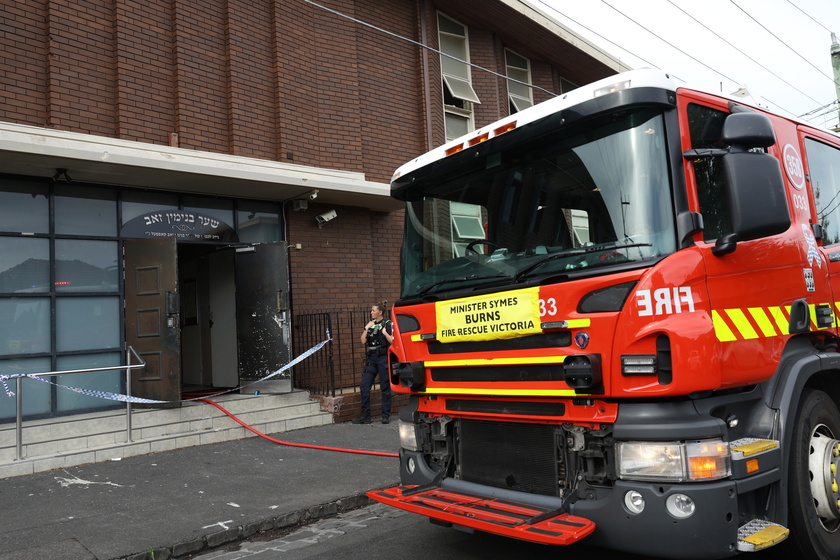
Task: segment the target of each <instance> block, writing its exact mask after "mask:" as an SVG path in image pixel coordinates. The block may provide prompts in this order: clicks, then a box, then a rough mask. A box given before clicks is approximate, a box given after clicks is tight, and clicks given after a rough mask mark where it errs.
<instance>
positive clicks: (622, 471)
mask: <svg viewBox="0 0 840 560" xmlns="http://www.w3.org/2000/svg"><path fill="white" fill-rule="evenodd" d="M683 451H684V449H683V446H682V444H681V443H679V442H676V441H674V442H655V443H654V442H650V443H648V442H627V443H620V444H618V476H619V477H620V478H622V479H625V480H671V481H678V480H684V479H685V468H684V465H685V460H684V457H683Z"/></svg>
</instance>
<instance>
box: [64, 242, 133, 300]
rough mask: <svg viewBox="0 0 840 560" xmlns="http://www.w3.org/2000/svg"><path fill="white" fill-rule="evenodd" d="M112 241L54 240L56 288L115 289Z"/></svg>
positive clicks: (82, 290) (116, 277)
mask: <svg viewBox="0 0 840 560" xmlns="http://www.w3.org/2000/svg"><path fill="white" fill-rule="evenodd" d="M117 256H118V251H117V242H116V241H83V240H79V239H56V240H55V288H56V291H58V292H116V291H118V290H119V284H118V282H119V277H118V271H119V263H118V262H117Z"/></svg>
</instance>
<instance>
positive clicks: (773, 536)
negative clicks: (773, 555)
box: [738, 519, 790, 552]
mask: <svg viewBox="0 0 840 560" xmlns="http://www.w3.org/2000/svg"><path fill="white" fill-rule="evenodd" d="M789 533H790V529H787V528H785V527H782V526H781V525H779V524H777V523H771V522H770V521H764V520H763V519H753V520H752V521H750V522H749V523H746V524H744V525H742V526H741V527H740V528H739V529H738V550H739V551H741V552H758V551H759V550H764V549H765V548H768V547H771V546H773V545H774V544H778V543H780V542H782V541H783V540H785V539H786V538H787V536H788V534H789Z"/></svg>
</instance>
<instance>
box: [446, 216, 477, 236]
mask: <svg viewBox="0 0 840 560" xmlns="http://www.w3.org/2000/svg"><path fill="white" fill-rule="evenodd" d="M452 224H453V225H454V226H455V233H456V234H457V235H458V237H460V238H461V239H484V237H485V234H484V228H483V227H482V225H481V219H479V218H475V217H470V216H452Z"/></svg>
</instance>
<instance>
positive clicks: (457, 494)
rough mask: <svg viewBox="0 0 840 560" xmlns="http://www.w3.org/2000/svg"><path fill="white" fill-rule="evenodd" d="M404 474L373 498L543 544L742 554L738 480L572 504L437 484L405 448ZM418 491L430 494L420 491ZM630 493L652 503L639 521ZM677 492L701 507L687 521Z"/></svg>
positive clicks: (603, 493) (626, 487) (630, 485)
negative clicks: (674, 511)
mask: <svg viewBox="0 0 840 560" xmlns="http://www.w3.org/2000/svg"><path fill="white" fill-rule="evenodd" d="M410 464H411V468H409V465H410ZM400 473H401V477H402V478H401V480H402V482H403V486H399V487H395V488H389V489H386V490H380V491H374V492H370V493H369V494H368V496H369V497H370V498H372V499H374V500H377V501H380V502H383V503H386V504H389V505H392V506H394V507H397V508H400V509H403V510H406V511H411V512H413V513H418V514H420V515H425V516H427V517H430V518H433V519H437V520H440V521H443V522H446V523H452V524H455V525H461V526H465V527H470V528H473V529H477V530H480V531H484V532H488V533H494V534H498V535H504V536H508V537H513V538H517V539H522V540H526V541H531V542H538V543H542V544H552V545H569V544H573V543H575V542H578V541H580V540H582V539H584V538H586V542H587V543H589V544H592V545H596V546H602V547H605V548H611V549H614V550H621V551H626V552H632V553H635V554H642V555H647V556H659V557H663V558H685V559H694V558H696V559H706V560H709V559H713V558H725V557H728V556H733V555H735V554H737V541H738V526H739V521H740V520H739V519H738V491H737V490H738V488H737V483H736V482H735V481H732V480H722V481H717V482H706V483H681V484H664V483H648V482H635V481H616V482H615V483H614V484H613V485H612V487H610V488H594V487H592V488H589V489H588V490H586V491H584V493H583V495H579V496H576V498H577V499H576V501H574V502H572V501H571V500H569V501H565V502H564V500H562V499H561V498H558V497H554V496H543V495H537V494H529V493H524V492H515V491H511V490H506V489H499V488H494V487H490V486H484V485H480V484H474V483H470V482H465V481H462V480H456V479H452V478H444V479H443V480H441V481H439V482H438V483H435V482H434V475H435V472H434V471H433V470H432V469H431V468H429V467H428V465H427V464H426V461H425V460H424V457H423V454H422V453H419V452H413V451H407V450H405V449H403V450H401V451H400ZM424 485H425V486H424ZM418 487H423V488H421V489H422V490H423V491H421V492H418V491H417V490H414V489H415V488H418ZM630 490H635V491H637V492H639V493H641V494H642V496H643V497H644V500H645V504H646V506H645V508H644V511H642V512H641V513H638V514H633V513H631V512H630V511H629V510H628V509H627V508H626V506H625V505H624V496H625V494H626V493H627V492H628V491H630ZM412 492H417V493H412ZM677 492H679V493H682V494H686V495H688V496H690V497H691V498H692V499H693V500H694V501H695V503H696V510H695V513H694V514H693V515H692V516H691V517H689V518H687V519H677V518H675V517H673V516H672V515H671V514H670V513H668V510H667V509H666V505H665V502H666V500H667V498H668V496H670V495H672V494H674V493H677Z"/></svg>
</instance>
